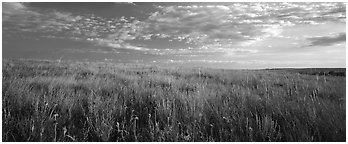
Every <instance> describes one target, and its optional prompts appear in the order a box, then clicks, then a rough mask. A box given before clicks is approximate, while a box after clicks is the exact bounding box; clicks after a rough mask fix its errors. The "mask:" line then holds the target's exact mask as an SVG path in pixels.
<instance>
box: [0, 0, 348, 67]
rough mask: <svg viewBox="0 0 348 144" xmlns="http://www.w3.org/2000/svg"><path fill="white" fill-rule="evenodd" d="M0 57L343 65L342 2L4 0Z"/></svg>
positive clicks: (223, 64)
mask: <svg viewBox="0 0 348 144" xmlns="http://www.w3.org/2000/svg"><path fill="white" fill-rule="evenodd" d="M2 57H3V59H4V58H23V59H45V60H59V59H61V60H66V61H99V62H100V61H105V62H114V63H139V64H150V65H160V66H183V67H197V66H198V67H210V68H225V69H259V68H306V67H316V68H320V67H341V68H345V67H346V3H344V2H332V3H331V2H329V3H328V2H326V3H324V2H315V3H313V2H312V3H308V2H307V3H299V2H297V3H296V2H290V3H283V2H278V3H274V2H273V3H271V2H262V3H257V2H245V3H240V2H239V3H238V2H230V3H227V2H218V3H213V2H201V3H198V2H194V3H188V2H184V3H180V2H176V3H169V2H164V3H158V2H157V3H151V2H140V3H137V2H135V3H131V2H123V3H122V2H116V3H107V2H101V3H97V2H89V3H86V2H76V3H64V2H46V3H39V2H33V3H28V2H27V3H17V2H3V3H2Z"/></svg>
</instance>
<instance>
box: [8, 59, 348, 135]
mask: <svg viewBox="0 0 348 144" xmlns="http://www.w3.org/2000/svg"><path fill="white" fill-rule="evenodd" d="M2 73H3V77H2V119H3V121H2V139H3V141H345V140H346V131H345V128H346V115H345V96H346V95H345V87H346V86H345V77H337V76H315V75H301V74H295V73H287V72H284V71H267V70H261V71H251V70H212V69H199V70H198V69H168V68H167V69H165V68H160V67H156V66H141V65H122V64H108V63H77V62H76V63H56V62H47V61H46V62H42V61H18V60H3V67H2Z"/></svg>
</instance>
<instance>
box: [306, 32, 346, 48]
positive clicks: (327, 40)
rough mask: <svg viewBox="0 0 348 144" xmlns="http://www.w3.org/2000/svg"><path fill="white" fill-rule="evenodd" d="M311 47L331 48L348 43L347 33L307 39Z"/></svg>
mask: <svg viewBox="0 0 348 144" xmlns="http://www.w3.org/2000/svg"><path fill="white" fill-rule="evenodd" d="M307 40H308V41H309V42H310V46H330V45H334V44H337V43H341V42H346V33H339V34H336V35H330V36H318V37H311V38H307Z"/></svg>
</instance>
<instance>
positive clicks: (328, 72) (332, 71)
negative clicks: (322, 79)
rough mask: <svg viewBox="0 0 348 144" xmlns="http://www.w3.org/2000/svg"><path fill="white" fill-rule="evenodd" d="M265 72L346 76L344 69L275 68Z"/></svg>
mask: <svg viewBox="0 0 348 144" xmlns="http://www.w3.org/2000/svg"><path fill="white" fill-rule="evenodd" d="M266 70H277V71H287V72H294V73H300V74H307V75H326V76H343V77H345V76H346V69H345V68H302V69H295V68H277V69H266Z"/></svg>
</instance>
